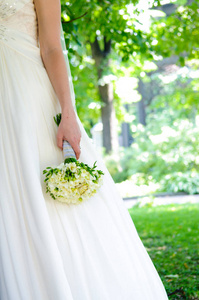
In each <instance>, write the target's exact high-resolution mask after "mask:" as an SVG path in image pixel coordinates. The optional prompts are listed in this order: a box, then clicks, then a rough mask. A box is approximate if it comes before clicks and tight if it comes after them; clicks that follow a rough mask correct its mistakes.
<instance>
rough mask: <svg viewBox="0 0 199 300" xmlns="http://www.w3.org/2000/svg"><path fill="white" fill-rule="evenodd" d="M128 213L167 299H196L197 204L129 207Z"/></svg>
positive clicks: (198, 286) (198, 283)
mask: <svg viewBox="0 0 199 300" xmlns="http://www.w3.org/2000/svg"><path fill="white" fill-rule="evenodd" d="M129 213H130V215H131V217H132V219H133V221H134V224H135V226H136V228H137V231H138V233H139V236H140V238H141V240H142V242H143V243H144V245H145V247H146V249H147V251H148V253H149V255H150V257H151V259H152V260H153V263H154V265H155V267H156V269H157V270H158V273H159V275H160V277H161V279H162V281H163V284H164V286H165V288H166V290H167V293H168V295H169V299H172V300H173V299H175V300H177V299H186V300H188V299H189V300H191V299H192V300H193V299H199V222H198V220H199V205H198V204H183V205H176V204H175V205H163V206H156V207H141V208H139V207H133V208H131V209H129Z"/></svg>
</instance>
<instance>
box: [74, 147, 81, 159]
mask: <svg viewBox="0 0 199 300" xmlns="http://www.w3.org/2000/svg"><path fill="white" fill-rule="evenodd" d="M73 150H74V152H75V155H76V158H77V159H79V157H80V154H81V149H80V146H79V145H75V146H74V147H73Z"/></svg>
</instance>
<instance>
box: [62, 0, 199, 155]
mask: <svg viewBox="0 0 199 300" xmlns="http://www.w3.org/2000/svg"><path fill="white" fill-rule="evenodd" d="M138 2H139V1H138V0H134V1H130V0H117V1H109V0H91V1H89V2H87V1H83V0H79V1H78V2H77V1H76V0H71V2H70V3H68V2H67V4H65V2H62V4H63V5H62V12H63V14H62V17H63V24H64V29H65V31H66V30H67V32H68V34H69V36H68V40H69V39H70V38H71V37H72V38H73V41H75V42H76V43H77V44H78V43H79V45H80V47H83V46H82V45H84V47H85V48H86V51H87V55H92V58H93V59H94V61H95V67H96V74H97V80H98V81H97V85H98V91H99V96H100V101H101V116H102V122H103V127H104V132H103V145H104V147H105V148H106V150H107V152H110V151H111V150H113V149H114V148H115V145H116V139H117V138H116V135H115V134H114V133H115V132H116V129H115V109H114V101H113V100H114V96H113V88H112V80H111V75H112V72H111V54H112V53H117V54H118V55H119V56H120V57H121V58H122V60H123V61H129V60H131V61H132V62H133V63H134V64H135V65H136V64H137V65H138V64H139V67H138V68H137V70H138V73H139V72H141V68H142V66H143V61H144V60H145V61H146V60H150V61H155V62H156V63H157V64H158V63H159V60H158V59H157V58H156V57H157V55H159V56H160V55H161V56H162V57H169V56H171V55H174V54H176V55H177V56H179V57H180V61H181V64H183V63H184V59H185V57H186V56H189V57H190V58H194V57H197V56H198V53H197V47H198V45H197V39H196V38H195V36H196V35H197V34H198V28H199V27H198V26H197V24H199V17H198V13H197V9H198V1H191V0H189V1H186V0H185V1H183V0H181V1H176V4H169V5H161V1H155V0H154V1H152V7H151V8H154V9H160V10H162V11H163V12H165V14H166V15H165V18H164V19H162V18H161V19H158V20H157V19H155V20H154V22H152V27H151V30H150V32H144V31H143V30H141V29H139V26H138V24H139V21H138V19H137V15H138V14H139V11H138V9H136V7H135V6H133V4H136V3H138ZM187 3H188V4H190V5H189V6H187ZM181 4H183V5H181ZM84 13H87V14H86V15H84V16H83V17H82V18H81V19H78V20H76V21H75V22H74V23H64V22H68V21H70V20H71V19H75V18H77V17H79V16H81V15H82V14H84ZM193 21H194V22H193ZM167 28H169V30H167ZM191 33H192V34H193V36H192V35H191ZM187 39H188V40H189V42H188V43H187ZM143 107H144V105H142V108H143Z"/></svg>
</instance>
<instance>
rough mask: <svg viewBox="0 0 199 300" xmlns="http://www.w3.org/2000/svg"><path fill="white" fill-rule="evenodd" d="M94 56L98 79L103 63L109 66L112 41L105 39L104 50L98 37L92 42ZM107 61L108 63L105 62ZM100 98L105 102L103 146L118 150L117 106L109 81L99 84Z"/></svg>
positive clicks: (103, 108)
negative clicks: (114, 103) (108, 56)
mask: <svg viewBox="0 0 199 300" xmlns="http://www.w3.org/2000/svg"><path fill="white" fill-rule="evenodd" d="M91 49H92V57H93V59H94V60H95V66H96V68H97V73H98V79H101V78H102V75H103V67H102V66H103V65H106V67H107V66H109V63H110V61H109V60H107V55H108V54H109V53H110V51H111V43H110V41H108V42H106V39H104V51H102V50H101V49H100V47H99V43H98V41H97V39H96V40H95V42H94V43H91ZM105 63H106V64H105ZM98 89H99V94H100V98H101V100H102V102H103V106H102V108H101V118H102V124H103V146H104V147H105V149H106V153H110V152H111V151H114V152H117V151H118V148H119V143H118V135H117V122H116V116H115V108H114V105H113V100H114V99H113V85H112V83H111V82H110V83H107V84H104V85H100V84H99V85H98Z"/></svg>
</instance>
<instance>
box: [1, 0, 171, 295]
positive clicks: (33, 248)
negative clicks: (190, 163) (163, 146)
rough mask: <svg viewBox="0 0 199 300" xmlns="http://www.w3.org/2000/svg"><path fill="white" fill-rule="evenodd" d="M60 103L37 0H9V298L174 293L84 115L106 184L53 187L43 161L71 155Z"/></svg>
mask: <svg viewBox="0 0 199 300" xmlns="http://www.w3.org/2000/svg"><path fill="white" fill-rule="evenodd" d="M58 112H60V104H59V101H58V99H57V97H56V95H55V92H54V90H53V88H52V85H51V83H50V80H49V77H48V75H47V72H46V69H45V68H44V66H43V63H42V60H41V56H40V50H39V46H38V41H37V19H36V13H35V8H34V4H33V1H32V0H0V299H1V300H165V299H168V298H167V295H166V292H165V289H164V287H163V285H162V282H161V280H160V278H159V275H158V273H157V271H156V269H155V267H154V265H153V263H152V261H151V259H150V258H149V255H148V254H147V252H146V250H145V248H144V246H143V244H142V242H141V241H140V239H139V237H138V234H137V232H136V229H135V227H134V224H133V222H132V220H131V217H130V215H129V213H128V211H127V209H126V208H125V206H124V204H123V200H122V199H121V197H120V196H119V194H118V192H117V190H116V188H115V185H114V182H113V180H112V178H111V176H110V174H109V173H108V171H107V169H106V167H105V165H104V163H103V161H102V158H101V156H100V154H98V153H97V152H96V151H95V147H94V145H93V144H92V142H91V140H90V138H89V137H88V135H87V134H86V132H85V130H84V128H83V126H82V124H81V122H80V120H79V119H78V122H79V125H80V129H81V132H82V139H81V150H82V152H81V156H80V161H84V162H86V163H88V164H90V165H92V164H93V162H94V161H95V160H97V166H98V168H99V169H102V170H103V171H104V172H105V175H104V184H103V186H102V187H101V188H100V190H99V192H98V193H97V194H96V195H95V196H93V197H92V198H90V199H89V200H88V201H86V202H83V203H81V204H79V205H67V204H62V203H59V202H57V201H54V200H53V199H52V198H50V196H49V195H47V194H46V190H45V185H44V181H43V180H44V175H43V174H42V171H43V169H45V168H46V167H48V166H53V165H58V164H60V163H61V162H62V161H63V153H62V151H61V150H60V149H59V148H58V147H57V145H56V132H57V126H56V124H55V122H54V121H53V116H54V115H55V114H56V113H58Z"/></svg>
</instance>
